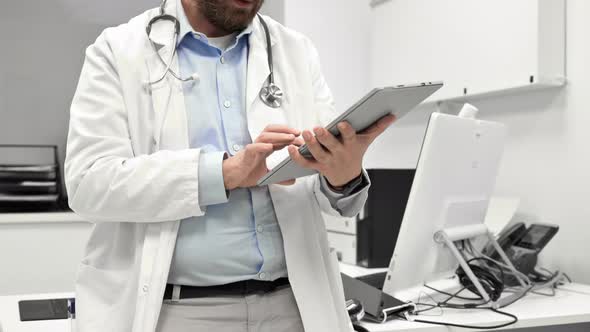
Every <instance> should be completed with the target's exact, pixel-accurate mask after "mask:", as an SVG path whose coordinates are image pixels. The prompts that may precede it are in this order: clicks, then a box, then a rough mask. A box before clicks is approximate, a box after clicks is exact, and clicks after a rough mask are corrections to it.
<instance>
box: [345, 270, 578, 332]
mask: <svg viewBox="0 0 590 332" xmlns="http://www.w3.org/2000/svg"><path fill="white" fill-rule="evenodd" d="M340 270H341V272H343V273H345V274H347V275H350V276H352V277H357V276H361V275H366V274H370V273H378V272H382V271H386V270H387V269H365V268H362V267H358V266H351V265H347V264H340ZM503 311H506V312H508V313H511V314H514V315H516V316H517V317H518V323H516V324H514V325H511V326H508V327H506V328H504V329H507V330H512V329H522V328H525V329H526V328H535V327H540V326H556V327H557V326H560V325H573V324H584V323H585V324H586V325H585V327H580V329H579V330H576V331H590V285H582V284H569V285H565V286H563V287H561V288H560V289H558V291H557V293H556V295H555V297H546V296H542V295H535V294H529V295H527V296H526V297H525V298H523V299H522V300H520V301H518V302H516V303H514V304H512V305H510V306H508V307H507V308H505V309H503ZM440 313H441V311H440V310H438V309H433V310H432V311H431V312H430V313H428V314H430V315H434V314H440ZM425 314H426V313H425ZM418 318H419V319H422V320H433V321H443V322H449V323H458V324H466V325H498V324H502V323H505V322H508V321H509V318H507V317H504V316H500V315H498V314H495V313H493V312H489V311H482V310H453V309H444V311H443V315H441V316H427V315H421V316H418ZM363 326H365V327H366V328H368V329H369V330H370V331H379V332H393V331H412V332H448V331H466V330H465V329H459V328H448V327H445V326H437V325H431V324H421V323H414V322H406V321H401V320H396V321H390V322H387V323H385V324H371V323H364V324H363ZM534 330H535V331H536V329H534ZM547 330H549V328H548V329H547ZM555 330H556V331H557V330H559V329H555ZM525 331H527V330H525ZM530 331H533V330H530Z"/></svg>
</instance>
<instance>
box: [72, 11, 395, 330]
mask: <svg viewBox="0 0 590 332" xmlns="http://www.w3.org/2000/svg"><path fill="white" fill-rule="evenodd" d="M261 5H262V0H177V1H174V0H170V1H168V3H166V4H165V7H164V9H165V11H164V12H165V13H166V14H168V15H173V16H175V17H177V18H178V21H179V28H180V33H179V35H178V38H177V41H176V44H173V43H172V42H171V40H172V39H173V36H174V30H173V27H174V24H169V23H171V22H158V23H157V24H154V25H153V26H152V28H151V31H150V38H151V40H152V41H153V44H152V43H151V42H150V39H148V36H147V34H146V26H147V25H148V22H149V21H150V20H151V19H152V18H153V17H155V16H156V15H158V14H159V10H156V9H154V10H150V11H148V12H146V13H144V14H142V15H140V16H138V17H136V18H134V19H132V20H131V21H130V22H129V23H127V24H124V25H121V26H119V27H116V28H111V29H106V30H105V31H104V32H103V33H102V34H101V35H100V36H99V37H98V39H97V41H96V42H95V43H94V44H93V45H92V46H90V47H89V48H88V50H87V53H86V61H85V64H84V67H83V69H82V74H81V77H80V82H79V85H78V89H77V91H76V95H75V97H74V100H73V103H72V108H71V119H70V132H69V136H68V147H67V157H66V165H65V169H66V185H67V189H68V193H69V199H70V206H71V207H72V209H73V210H74V211H76V213H78V214H80V215H81V216H83V217H85V218H87V219H88V220H89V221H92V222H94V223H95V226H94V229H93V231H92V234H91V236H90V239H89V242H88V246H87V249H86V253H85V256H84V258H83V260H82V263H81V265H80V268H79V271H78V276H77V283H76V296H77V303H78V314H77V317H78V319H77V320H78V331H82V332H88V331H101V332H102V331H137V332H139V331H141V332H144V331H148V332H152V331H163V332H168V331H206V330H207V329H211V330H214V331H261V332H266V331H303V330H305V331H308V332H316V331H317V332H325V331H347V330H350V324H349V323H348V321H347V318H348V317H347V315H346V311H345V308H344V297H343V294H342V287H341V283H340V279H339V278H340V276H339V273H338V266H337V263H336V260H335V257H334V255H333V254H332V253H330V251H329V247H328V244H327V239H326V231H325V228H324V224H323V220H322V217H321V212H322V211H323V212H325V213H332V214H337V215H346V216H353V215H355V214H356V213H358V211H359V210H360V208H361V207H362V205H363V204H364V201H365V199H366V194H367V188H368V185H369V183H368V179H367V177H366V174H365V173H364V171H363V170H362V166H361V165H362V157H363V155H364V153H365V151H366V149H367V148H368V146H369V144H370V143H371V142H372V141H373V140H374V139H375V138H376V137H377V136H378V135H379V134H381V133H382V132H383V131H384V130H385V129H386V128H387V127H388V126H389V125H390V124H391V123H392V122H393V120H394V119H393V116H391V117H386V118H383V119H382V120H380V121H379V122H378V123H376V124H375V125H373V126H372V127H371V128H369V129H368V130H367V131H365V132H363V133H359V134H355V132H354V130H353V129H352V128H351V127H350V125H348V124H347V123H341V124H339V129H340V131H341V133H342V136H341V138H336V137H334V136H332V135H331V134H330V133H329V132H327V131H326V130H324V129H322V127H321V126H322V125H325V124H327V123H328V122H329V121H330V120H332V119H333V118H334V117H335V116H336V115H337V113H336V112H335V110H334V108H333V103H332V97H331V94H330V91H329V89H328V87H327V85H326V82H325V81H324V78H323V76H322V75H321V72H320V68H319V61H318V56H317V52H316V51H315V49H314V48H313V46H312V45H311V43H310V41H309V40H308V39H307V38H305V37H304V36H302V35H300V34H298V33H296V32H294V31H291V30H289V29H287V28H285V27H283V26H281V25H280V24H278V23H277V22H275V21H273V20H271V19H270V18H268V17H264V18H263V19H264V21H265V22H267V24H268V28H269V32H270V47H271V49H272V54H273V57H274V60H273V65H274V77H275V80H276V82H277V85H278V86H280V87H281V88H282V89H283V91H284V92H285V98H284V100H283V103H282V105H281V107H279V108H276V109H275V108H271V107H268V106H267V105H265V103H263V102H262V100H261V99H260V98H259V97H258V92H259V91H260V89H261V88H262V87H263V86H264V85H265V84H266V83H268V75H269V72H270V70H269V66H268V62H267V44H266V35H265V31H264V28H263V26H262V20H261V19H260V18H258V17H257V16H256V13H257V12H258V10H259V8H260V6H261ZM154 46H155V47H154ZM175 49H176V54H175V53H174V50H175ZM171 54H175V56H174V57H173V63H172V65H171V66H170V70H171V72H168V71H167V69H168V68H167V66H168V64H167V63H166V62H165V61H167V59H169V58H170V57H171ZM164 73H166V76H165V77H164V79H163V80H161V81H159V82H157V81H158V80H159V79H160V78H161V77H162V76H163V74H164ZM195 73H197V74H198V78H199V79H198V80H196V79H193V80H190V79H189V80H187V82H181V80H179V79H176V78H174V75H176V76H178V77H180V78H181V79H182V78H190V77H192V78H196V77H197V74H195ZM173 74H174V75H173ZM309 129H311V130H313V133H312V131H311V130H309ZM301 130H303V131H301ZM314 134H315V135H314ZM303 142H305V143H307V144H308V145H309V148H310V150H311V153H312V154H313V156H314V157H315V160H310V159H305V158H304V157H303V156H301V155H300V154H299V152H298V150H297V148H296V146H299V145H301V144H302V143H303ZM273 152H274V154H273V158H274V157H275V156H277V155H279V157H280V156H281V154H282V155H287V152H288V154H289V155H290V156H291V157H292V158H293V159H294V160H295V161H296V162H297V163H299V164H300V165H301V166H303V167H307V168H313V169H316V170H318V171H319V173H320V174H318V175H314V176H309V177H305V178H300V179H297V180H296V181H290V182H288V183H282V184H276V185H271V186H268V187H256V182H257V181H258V180H259V179H260V178H261V177H262V176H263V175H264V174H265V173H266V172H267V170H268V169H267V167H268V165H267V164H266V159H267V157H268V156H269V155H270V154H272V153H273ZM279 159H280V158H279Z"/></svg>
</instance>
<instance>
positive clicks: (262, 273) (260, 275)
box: [258, 272, 266, 280]
mask: <svg viewBox="0 0 590 332" xmlns="http://www.w3.org/2000/svg"><path fill="white" fill-rule="evenodd" d="M258 277H259V278H260V279H262V280H264V279H266V273H264V272H260V274H259V275H258Z"/></svg>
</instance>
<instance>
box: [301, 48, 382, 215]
mask: <svg viewBox="0 0 590 332" xmlns="http://www.w3.org/2000/svg"><path fill="white" fill-rule="evenodd" d="M305 41H306V43H307V49H308V50H309V54H310V66H309V69H310V75H311V78H312V81H313V83H312V84H313V87H312V90H313V91H314V106H315V108H316V110H315V111H316V114H317V116H318V122H319V123H320V124H321V125H322V126H326V125H327V124H329V123H330V122H331V121H332V120H333V119H334V118H336V117H337V116H338V112H337V111H336V109H335V107H334V98H333V97H332V92H331V91H330V88H329V87H328V84H327V82H326V80H325V78H324V75H323V74H322V71H321V66H320V57H319V54H318V51H317V49H316V48H315V46H314V45H313V43H312V42H311V41H310V40H309V39H307V38H306V39H305ZM363 175H364V176H367V175H366V171H365V170H364V169H363ZM307 179H308V181H313V183H312V188H313V191H314V195H315V197H316V199H317V201H318V203H319V205H320V208H321V209H322V211H323V212H325V213H327V214H330V215H335V216H342V217H353V216H355V215H357V214H358V213H359V212H360V211H361V209H362V208H363V206H364V205H365V202H366V200H367V196H368V189H369V186H370V182H369V184H368V185H366V186H365V188H363V189H362V190H360V191H359V192H357V193H356V194H355V195H352V196H349V197H342V198H340V199H334V197H331V196H330V195H327V192H326V190H324V188H322V187H323V186H322V179H321V175H313V176H310V177H307ZM367 179H368V177H367ZM324 182H325V181H324ZM324 185H325V184H324ZM328 190H329V189H328Z"/></svg>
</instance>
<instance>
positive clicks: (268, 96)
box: [260, 82, 283, 108]
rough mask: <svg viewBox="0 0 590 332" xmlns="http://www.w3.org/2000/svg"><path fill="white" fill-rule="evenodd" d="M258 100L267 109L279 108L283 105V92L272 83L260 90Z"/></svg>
mask: <svg viewBox="0 0 590 332" xmlns="http://www.w3.org/2000/svg"><path fill="white" fill-rule="evenodd" d="M260 99H261V100H262V101H263V102H264V103H265V104H266V105H267V106H269V107H272V108H279V107H281V105H282V104H283V91H282V90H281V88H279V87H278V86H277V85H276V84H274V83H273V82H271V83H268V84H267V85H266V86H264V87H263V88H262V89H261V90H260Z"/></svg>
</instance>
